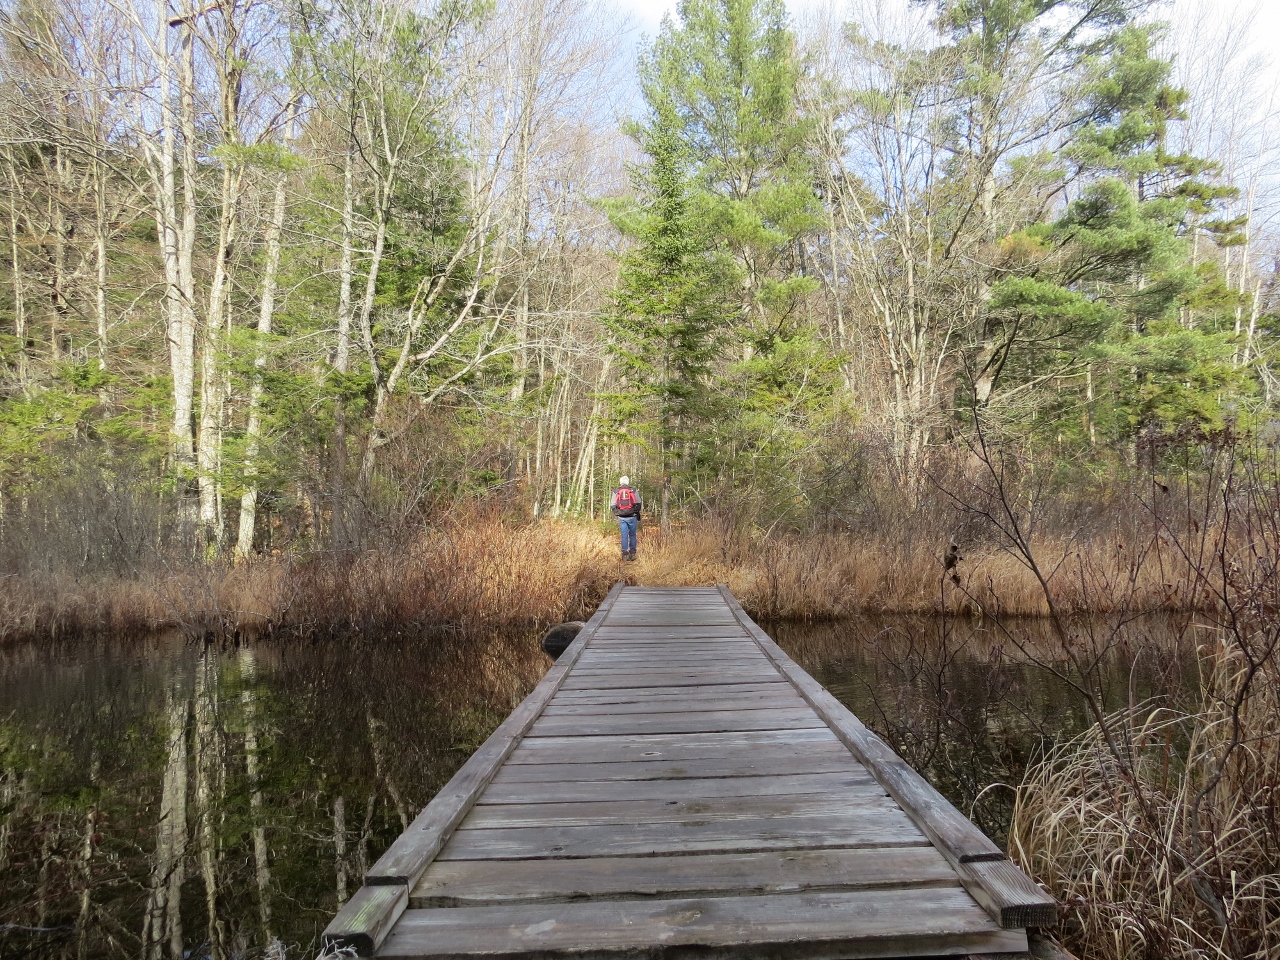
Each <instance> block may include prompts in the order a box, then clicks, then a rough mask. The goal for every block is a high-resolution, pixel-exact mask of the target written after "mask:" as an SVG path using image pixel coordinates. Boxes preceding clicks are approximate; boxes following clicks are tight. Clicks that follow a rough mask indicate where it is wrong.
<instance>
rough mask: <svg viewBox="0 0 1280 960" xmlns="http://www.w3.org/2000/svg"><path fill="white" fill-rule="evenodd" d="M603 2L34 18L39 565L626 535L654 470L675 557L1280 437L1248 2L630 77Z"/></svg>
mask: <svg viewBox="0 0 1280 960" xmlns="http://www.w3.org/2000/svg"><path fill="white" fill-rule="evenodd" d="M602 9H603V8H598V7H596V6H593V5H592V4H591V3H588V2H586V0H538V2H530V3H523V2H522V3H503V2H496V3H484V2H475V3H469V2H452V0H450V2H441V3H431V4H425V5H413V4H405V3H397V2H385V3H384V2H368V0H364V2H355V3H347V2H345V0H343V2H332V3H329V2H325V3H311V2H298V3H278V2H244V0H237V2H229V0H223V2H217V3H213V4H210V5H206V6H201V7H197V6H196V5H193V4H190V3H188V4H187V5H185V6H182V5H178V6H173V5H169V6H166V5H164V4H160V5H156V4H149V3H132V2H125V0H102V2H97V0H21V2H17V0H15V2H11V3H7V4H6V7H5V10H4V15H3V21H2V23H3V36H2V38H0V40H2V42H3V47H4V57H3V63H4V66H3V76H2V77H0V111H3V116H4V121H5V122H4V124H3V136H2V147H3V154H2V155H0V156H2V160H3V164H4V177H5V189H4V195H5V207H6V210H5V214H6V217H5V241H6V242H5V256H4V258H3V264H2V266H0V270H3V274H4V275H3V293H0V298H2V299H0V331H2V332H0V347H2V348H3V361H2V363H0V464H2V467H0V470H2V472H0V507H2V512H0V517H2V518H3V520H2V525H0V538H2V544H3V546H2V549H3V551H4V554H5V559H4V565H5V567H6V568H7V569H8V570H9V571H11V572H15V573H17V572H41V573H54V572H57V573H60V574H71V575H74V576H79V575H81V574H85V575H89V574H92V575H108V576H127V575H129V574H130V572H131V571H134V572H136V571H137V570H139V569H141V568H143V567H151V566H154V565H155V563H156V562H157V558H161V557H162V558H164V561H165V562H166V563H179V562H183V561H199V562H205V561H216V560H220V559H233V558H242V559H244V558H252V557H255V556H257V557H262V556H279V555H282V554H286V553H297V552H299V551H301V552H304V553H305V552H318V551H343V550H352V549H355V550H361V549H367V548H369V547H371V546H375V545H377V544H381V543H387V542H397V541H398V540H400V539H402V538H403V537H404V536H405V535H406V532H407V531H417V530H421V529H422V528H423V527H424V526H430V525H432V524H436V523H438V522H440V521H441V519H442V518H444V517H446V516H449V515H452V514H453V513H454V512H456V509H457V508H458V507H459V505H471V506H474V505H475V504H476V503H480V502H488V503H490V504H493V505H495V507H496V509H498V510H499V511H500V512H501V513H502V515H503V516H504V517H507V518H510V519H513V520H516V521H526V520H533V519H540V518H546V519H561V520H572V519H593V518H597V517H599V516H600V515H601V513H602V504H605V503H607V498H608V495H609V492H610V491H611V490H612V488H613V487H614V486H615V485H616V481H617V475H618V474H619V473H623V472H626V473H630V474H631V475H632V476H633V477H635V478H636V479H637V481H638V483H639V486H640V488H641V490H642V492H643V493H644V494H645V496H646V499H647V501H648V503H649V505H650V514H651V516H657V517H658V518H659V519H660V520H661V526H662V528H663V530H664V531H667V530H669V529H670V526H671V524H673V523H680V522H683V521H688V522H693V521H698V520H705V519H707V518H709V517H711V518H723V517H726V516H727V517H728V518H729V519H728V520H727V521H725V522H729V523H731V524H732V525H734V526H735V528H739V529H741V528H751V529H754V530H756V531H766V532H770V533H777V534H780V533H783V532H787V533H806V532H807V533H812V532H814V531H832V530H863V531H864V533H866V532H868V531H874V530H876V529H879V528H883V527H884V526H886V525H890V526H892V525H895V524H896V523H898V522H899V520H900V519H901V518H903V517H908V518H909V517H911V516H914V515H916V514H918V513H919V512H920V511H922V510H924V511H926V512H927V511H928V510H929V509H930V505H931V504H932V503H933V502H935V501H937V500H938V491H939V489H940V487H939V485H940V484H942V485H943V486H945V484H946V482H947V478H948V477H949V476H950V474H952V473H954V472H955V471H956V470H960V472H961V473H963V471H964V470H965V469H966V468H965V463H966V462H968V461H970V460H971V459H972V456H973V449H972V448H973V443H972V438H973V430H974V426H975V424H979V423H980V424H981V425H982V426H983V427H984V428H985V431H986V435H987V436H988V438H989V439H990V441H991V443H992V444H993V445H994V446H995V447H998V448H999V449H1000V450H1002V451H1006V450H1007V451H1009V452H1010V454H1011V455H1012V456H1015V457H1016V459H1017V462H1018V464H1019V465H1020V467H1019V473H1020V475H1021V476H1024V477H1031V476H1032V475H1033V474H1034V477H1035V483H1036V484H1037V485H1038V488H1043V489H1044V490H1046V491H1047V492H1048V493H1049V494H1052V495H1079V494H1082V493H1083V492H1084V491H1085V490H1086V489H1087V490H1089V491H1090V492H1089V493H1088V494H1087V496H1093V493H1094V492H1096V491H1097V490H1102V489H1105V488H1106V487H1107V486H1108V483H1109V481H1115V480H1117V479H1118V478H1120V477H1123V476H1128V475H1130V474H1132V473H1133V472H1134V471H1135V470H1136V471H1138V472H1141V471H1142V470H1144V469H1145V470H1147V471H1148V472H1149V471H1150V470H1151V469H1160V468H1163V466H1164V465H1165V464H1166V463H1167V462H1169V461H1170V460H1171V459H1173V460H1176V459H1177V458H1178V457H1179V456H1182V455H1183V454H1186V453H1188V451H1192V452H1194V449H1195V448H1197V446H1203V445H1204V444H1205V443H1212V442H1213V441H1212V440H1211V439H1209V438H1212V437H1214V436H1218V435H1221V434H1222V433H1223V431H1232V432H1234V433H1237V434H1247V435H1249V436H1259V437H1264V438H1269V436H1270V430H1271V429H1272V422H1273V421H1272V414H1271V411H1272V409H1273V403H1274V400H1275V398H1274V393H1275V391H1274V390H1273V384H1274V375H1273V373H1272V366H1271V364H1272V354H1273V347H1274V344H1273V338H1274V335H1275V331H1274V329H1273V326H1274V324H1273V321H1274V318H1275V310H1276V289H1275V284H1274V271H1273V270H1272V260H1271V259H1269V258H1273V256H1274V242H1273V241H1274V237H1273V235H1272V234H1271V233H1269V232H1268V230H1269V225H1270V222H1271V221H1270V205H1269V203H1270V199H1271V195H1272V193H1273V192H1274V185H1273V183H1272V180H1271V177H1272V175H1273V172H1274V171H1273V168H1272V167H1271V166H1269V164H1270V162H1271V155H1270V153H1268V150H1269V149H1270V148H1269V147H1268V145H1267V143H1266V139H1265V136H1264V129H1265V127H1266V124H1267V122H1268V120H1269V119H1270V117H1269V115H1268V113H1267V111H1268V110H1269V109H1270V107H1269V106H1268V101H1267V100H1266V98H1265V89H1264V88H1265V75H1260V74H1259V73H1258V72H1257V65H1256V64H1251V63H1250V62H1249V61H1248V59H1247V58H1248V50H1247V44H1246V42H1245V41H1246V39H1247V35H1248V24H1247V22H1243V21H1242V22H1239V23H1236V22H1231V23H1227V24H1226V25H1225V26H1224V25H1223V23H1222V22H1220V20H1218V19H1214V18H1212V16H1211V14H1210V12H1209V7H1207V6H1206V7H1205V8H1204V10H1202V11H1201V17H1202V21H1203V22H1200V23H1199V24H1198V25H1197V24H1196V23H1184V24H1182V25H1181V27H1180V28H1179V29H1181V31H1182V32H1181V33H1179V30H1178V29H1175V28H1174V27H1173V26H1170V25H1169V24H1166V23H1162V22H1161V21H1159V20H1158V19H1156V18H1157V15H1158V14H1159V13H1160V12H1161V8H1160V7H1159V6H1158V5H1157V4H1153V3H1151V2H1148V0H1087V2H1086V0H1052V2H1051V0H1036V2H1025V3H1024V2H1007V0H989V2H988V0H983V2H966V3H959V2H945V3H914V4H911V5H907V6H904V7H902V8H901V9H896V8H894V7H892V6H878V5H875V4H867V5H864V6H862V7H858V6H856V5H855V6H854V7H851V8H849V9H848V10H847V11H841V10H840V9H837V8H834V7H833V8H832V9H831V10H829V11H810V12H809V13H808V14H807V15H806V17H805V18H803V19H802V20H799V21H797V22H793V19H792V18H790V17H789V16H788V15H787V12H786V10H785V9H784V7H783V5H782V4H781V3H780V2H765V0H759V2H732V3H729V2H688V3H683V4H682V5H681V6H680V7H679V11H678V15H677V16H675V17H674V18H671V17H669V18H668V19H667V20H666V21H664V23H663V26H662V27H661V29H660V30H659V32H658V34H657V36H656V37H654V38H652V40H651V41H650V42H647V43H642V44H641V47H640V53H639V60H638V64H637V63H634V62H631V60H630V56H629V54H630V48H629V47H627V45H626V43H624V36H625V35H624V33H623V32H622V29H621V28H620V27H618V26H617V18H616V17H608V16H602V15H601V10H602ZM1206 30H1214V31H1216V33H1215V34H1214V35H1213V39H1214V41H1215V44H1221V49H1216V48H1215V49H1206V48H1205V47H1204V46H1203V45H1198V44H1197V45H1192V46H1191V47H1190V50H1191V53H1190V54H1189V56H1188V62H1187V63H1185V64H1183V65H1182V66H1181V68H1179V67H1178V64H1177V63H1176V61H1175V59H1174V55H1175V53H1176V50H1175V47H1176V43H1175V40H1177V38H1178V37H1183V39H1184V40H1185V39H1186V38H1185V36H1184V35H1186V34H1190V35H1192V36H1196V37H1197V38H1198V37H1202V36H1203V34H1204V31H1206ZM1233 58H1234V59H1233ZM1179 69H1181V74H1180V73H1179ZM1183 75H1185V76H1183ZM1193 83H1194V85H1195V86H1196V87H1197V89H1195V90H1192V89H1191V86H1190V85H1191V84H1193ZM1193 458H1194V453H1193ZM894 518H897V519H894ZM931 522H932V521H931ZM951 532H952V531H951V530H949V529H943V530H939V531H937V534H936V538H937V539H939V540H941V541H943V542H945V540H946V538H947V535H949V534H950V533H951Z"/></svg>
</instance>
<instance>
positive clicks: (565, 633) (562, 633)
mask: <svg viewBox="0 0 1280 960" xmlns="http://www.w3.org/2000/svg"><path fill="white" fill-rule="evenodd" d="M585 626H586V624H585V623H583V622H582V621H581V620H570V621H569V622H568V623H557V624H556V625H555V626H554V627H551V628H550V629H548V630H547V632H546V633H544V634H543V635H542V652H543V653H545V654H546V655H547V656H549V657H550V658H551V659H552V660H557V659H559V657H560V654H562V653H564V652H565V650H566V649H567V648H568V646H569V644H571V643H573V638H574V637H576V636H577V635H578V631H579V630H581V629H582V628H583V627H585Z"/></svg>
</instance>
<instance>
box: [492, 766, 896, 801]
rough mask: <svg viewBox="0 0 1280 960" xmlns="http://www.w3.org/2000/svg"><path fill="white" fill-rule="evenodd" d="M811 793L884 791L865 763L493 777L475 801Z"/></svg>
mask: <svg viewBox="0 0 1280 960" xmlns="http://www.w3.org/2000/svg"><path fill="white" fill-rule="evenodd" d="M806 793H813V794H819V795H830V796H839V797H840V798H841V799H842V800H846V801H852V800H858V799H861V798H862V797H863V796H881V797H883V796H885V792H884V787H882V786H880V784H879V782H878V781H877V780H876V779H875V778H874V777H872V776H871V775H870V774H869V773H867V772H866V771H865V769H863V768H861V767H859V768H858V769H856V770H854V769H850V770H849V771H847V772H842V773H802V774H796V775H792V776H753V777H712V778H708V777H697V778H686V779H682V780H605V781H600V780H558V781H553V782H549V783H519V782H513V781H510V780H502V781H499V779H498V778H494V780H492V781H491V782H490V783H489V786H488V788H487V789H486V790H485V792H484V793H483V794H482V795H481V797H480V799H479V800H478V801H477V803H476V809H478V808H479V807H480V806H482V805H487V804H494V803H583V802H593V801H602V800H618V801H635V800H663V801H671V800H714V799H716V798H719V797H767V796H776V795H799V794H806Z"/></svg>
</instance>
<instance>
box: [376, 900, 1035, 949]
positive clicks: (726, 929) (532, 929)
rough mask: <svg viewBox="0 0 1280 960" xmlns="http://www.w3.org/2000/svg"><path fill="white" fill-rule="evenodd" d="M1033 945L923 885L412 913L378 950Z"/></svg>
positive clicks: (966, 903)
mask: <svg viewBox="0 0 1280 960" xmlns="http://www.w3.org/2000/svg"><path fill="white" fill-rule="evenodd" d="M1026 948H1027V938H1026V935H1025V934H1024V933H1022V932H1021V931H1008V930H1001V929H1000V928H999V927H997V926H996V925H995V924H994V923H993V922H992V921H991V919H990V918H989V917H988V916H987V915H986V914H985V913H984V912H983V911H982V910H981V909H979V908H978V907H977V906H976V905H974V903H973V901H972V900H971V899H970V898H969V896H968V895H967V894H965V893H964V891H962V890H956V889H954V888H947V887H941V888H935V887H920V888H915V889H908V890H858V891H850V892H840V893H794V894H768V895H764V896H758V897H702V898H696V899H663V900H639V901H637V900H608V901H600V902H592V901H587V902H583V903H556V904H512V905H503V906H491V907H459V908H454V909H437V910H409V911H407V912H406V913H405V915H404V917H403V918H402V919H401V921H400V923H399V924H398V925H397V927H396V929H395V931H394V932H393V933H392V935H391V936H390V937H389V938H388V939H387V942H386V943H385V944H384V945H383V947H382V950H381V951H380V953H379V955H380V956H384V957H423V958H426V957H474V958H485V960H516V958H527V957H536V958H544V957H550V956H560V955H577V956H582V957H584V958H587V957H590V958H605V957H628V958H636V957H649V958H659V957H661V958H662V960H693V958H695V957H696V958H700V960H713V958H714V960H721V958H724V960H728V958H731V957H733V958H741V957H744V956H755V957H767V958H770V960H799V958H806V960H834V958H845V960H860V958H872V957H902V956H913V955H914V956H921V955H930V954H932V955H937V954H955V953H957V952H968V953H980V952H993V951H1005V952H1009V951H1015V950H1022V951H1025V950H1026Z"/></svg>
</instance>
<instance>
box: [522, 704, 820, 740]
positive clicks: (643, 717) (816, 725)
mask: <svg viewBox="0 0 1280 960" xmlns="http://www.w3.org/2000/svg"><path fill="white" fill-rule="evenodd" d="M825 728H826V724H824V723H823V722H822V719H821V718H820V717H817V716H814V713H813V711H812V710H810V709H808V708H807V707H806V708H804V709H802V710H801V709H795V708H790V709H778V710H709V711H691V712H688V713H624V714H616V715H615V714H605V715H603V716H601V715H596V716H585V717H564V716H558V717H539V718H538V720H537V722H535V723H534V725H533V726H532V727H530V728H529V735H530V736H531V737H586V736H609V735H612V734H627V735H630V734H637V733H640V734H649V733H725V732H728V731H737V730H807V729H825Z"/></svg>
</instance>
